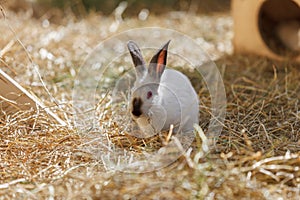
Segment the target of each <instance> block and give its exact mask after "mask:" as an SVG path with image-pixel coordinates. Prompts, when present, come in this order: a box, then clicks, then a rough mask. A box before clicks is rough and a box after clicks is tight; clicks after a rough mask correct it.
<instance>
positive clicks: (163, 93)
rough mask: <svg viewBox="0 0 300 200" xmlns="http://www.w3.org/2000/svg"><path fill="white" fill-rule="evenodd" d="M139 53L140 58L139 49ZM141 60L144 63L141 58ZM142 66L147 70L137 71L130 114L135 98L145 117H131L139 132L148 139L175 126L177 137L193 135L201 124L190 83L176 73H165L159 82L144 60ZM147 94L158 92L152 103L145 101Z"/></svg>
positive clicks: (142, 115) (173, 71)
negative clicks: (140, 101) (185, 134)
mask: <svg viewBox="0 0 300 200" xmlns="http://www.w3.org/2000/svg"><path fill="white" fill-rule="evenodd" d="M133 44H134V45H136V44H135V43H133ZM165 46H166V45H165ZM135 47H136V48H137V46H135ZM129 50H130V47H129ZM136 51H137V52H138V54H140V51H139V49H136ZM131 53H132V49H131ZM135 53H136V52H135ZM132 56H134V55H132ZM139 56H140V59H141V55H139ZM165 56H166V55H165ZM165 59H166V58H165ZM141 63H142V64H143V65H144V67H142V68H139V69H137V68H136V70H139V71H137V78H136V82H135V84H134V87H133V89H132V95H131V96H132V97H131V110H132V109H133V108H132V107H133V105H134V103H133V101H134V99H135V98H140V99H141V100H142V102H143V103H142V105H141V108H140V111H141V113H142V114H141V115H140V116H138V117H137V116H134V115H132V117H133V119H134V120H135V121H136V122H137V124H138V126H139V127H140V129H141V130H142V131H143V132H145V133H146V134H147V135H149V134H151V135H153V134H156V133H158V132H160V131H161V130H168V129H169V128H170V125H171V124H173V125H174V132H175V133H176V132H178V131H180V132H183V133H186V132H191V131H193V125H194V124H195V123H196V124H198V123H199V119H198V114H199V107H198V106H199V100H198V95H197V94H196V92H195V90H194V88H193V86H192V84H191V82H190V80H189V79H188V78H187V77H186V76H185V75H184V74H182V73H181V72H179V71H176V70H173V69H163V70H162V72H161V74H160V75H161V76H160V78H159V79H156V78H154V77H153V75H151V73H150V72H149V69H147V67H146V66H145V63H144V61H143V60H141ZM135 64H136V63H135ZM136 67H137V66H136ZM149 68H150V66H149ZM141 72H142V73H141ZM138 73H140V74H138ZM141 74H142V75H141ZM151 84H156V85H158V87H157V88H156V89H155V86H153V87H151ZM148 85H150V86H149V87H148ZM148 90H153V92H154V93H155V91H156V92H157V93H155V94H154V95H153V99H151V101H150V100H149V101H148V100H147V99H145V98H144V97H143V96H144V94H145V93H146V92H147V91H148Z"/></svg>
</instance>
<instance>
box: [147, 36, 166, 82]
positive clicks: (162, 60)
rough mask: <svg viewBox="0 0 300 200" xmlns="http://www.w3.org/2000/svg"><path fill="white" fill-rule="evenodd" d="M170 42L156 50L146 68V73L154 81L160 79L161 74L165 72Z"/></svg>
mask: <svg viewBox="0 0 300 200" xmlns="http://www.w3.org/2000/svg"><path fill="white" fill-rule="evenodd" d="M169 43H170V40H169V41H168V42H167V43H166V44H165V45H164V46H163V47H162V48H161V49H159V50H158V52H157V53H156V54H155V55H154V56H153V57H152V59H151V61H150V65H149V68H148V73H149V74H150V76H151V77H154V78H155V79H160V77H161V75H162V73H163V72H164V70H165V67H166V64H167V54H168V46H169Z"/></svg>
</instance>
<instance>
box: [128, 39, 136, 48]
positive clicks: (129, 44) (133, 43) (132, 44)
mask: <svg viewBox="0 0 300 200" xmlns="http://www.w3.org/2000/svg"><path fill="white" fill-rule="evenodd" d="M127 46H128V47H129V46H137V44H136V43H135V42H134V41H133V40H129V41H128V42H127Z"/></svg>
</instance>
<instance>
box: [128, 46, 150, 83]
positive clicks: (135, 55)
mask: <svg viewBox="0 0 300 200" xmlns="http://www.w3.org/2000/svg"><path fill="white" fill-rule="evenodd" d="M127 48H128V50H129V52H130V55H131V58H132V61H133V64H134V66H135V71H136V75H137V77H140V78H141V77H143V75H144V74H145V72H146V71H147V68H146V63H145V61H144V59H143V56H142V53H141V50H140V49H139V47H138V46H137V44H136V43H134V42H133V41H129V42H128V43H127Z"/></svg>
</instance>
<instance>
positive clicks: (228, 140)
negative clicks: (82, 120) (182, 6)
mask: <svg viewBox="0 0 300 200" xmlns="http://www.w3.org/2000/svg"><path fill="white" fill-rule="evenodd" d="M6 12H7V13H6V16H7V19H6V20H5V19H4V18H3V17H2V18H1V20H0V27H1V32H2V35H1V40H0V48H1V49H3V48H4V47H5V46H6V47H7V48H6V50H5V52H1V69H2V68H3V69H4V70H5V71H6V72H7V73H9V74H10V75H11V76H14V77H15V79H16V80H18V81H19V82H21V83H22V85H23V86H25V87H26V88H28V89H30V90H31V91H32V92H34V93H35V94H36V95H37V96H39V97H40V98H41V100H42V101H43V102H44V103H45V104H46V105H49V106H51V107H53V109H54V110H56V112H57V113H58V115H59V116H60V117H61V118H63V119H64V120H66V121H68V122H69V123H70V126H69V127H60V126H58V125H55V122H54V121H52V120H51V119H49V117H48V116H46V115H45V114H44V113H43V112H42V111H40V112H31V111H26V112H18V113H15V114H14V115H6V114H5V113H4V112H3V111H1V119H0V120H1V121H0V137H1V140H0V141H1V145H0V150H1V154H0V158H1V163H0V166H1V167H0V194H1V197H0V198H2V199H45V198H49V199H53V198H57V199H132V198H134V197H135V198H137V199H204V198H207V199H274V198H279V197H282V198H283V199H297V197H298V196H299V193H300V179H299V177H300V159H299V149H300V142H299V141H300V111H299V99H300V88H299V82H300V73H299V72H300V66H299V64H295V63H290V62H281V63H277V62H275V61H272V60H268V59H266V58H261V57H256V56H238V55H235V56H225V55H224V54H225V53H226V52H231V48H232V47H231V42H230V39H231V37H232V21H231V19H230V17H229V16H228V15H223V16H189V18H188V19H186V18H180V17H176V16H174V14H173V15H172V14H166V15H165V16H159V17H156V16H150V17H149V19H148V20H147V21H145V22H141V21H139V20H137V19H126V20H125V21H124V22H122V23H121V24H120V26H119V27H118V29H117V31H118V32H119V31H122V30H127V29H130V28H133V27H140V26H144V25H145V24H146V25H147V26H152V25H155V26H163V27H169V28H174V27H176V29H177V30H179V31H182V32H184V33H187V34H188V35H190V36H191V37H194V38H198V40H199V41H202V45H203V47H204V49H205V50H206V51H208V52H209V53H210V54H212V55H213V57H214V58H215V59H218V60H217V61H216V63H217V65H218V66H219V68H220V71H221V72H222V73H223V77H224V83H225V87H226V92H227V103H228V105H227V117H226V120H225V123H224V129H223V132H222V134H221V136H220V138H219V139H218V143H217V147H218V148H217V150H215V151H213V152H210V153H209V154H204V153H203V151H202V149H201V148H199V147H198V145H197V144H194V145H193V148H192V151H188V152H187V153H186V154H185V155H184V156H182V157H181V158H180V159H178V161H176V162H175V163H173V164H171V165H170V166H168V167H166V168H163V169H160V170H157V171H155V172H150V173H142V174H134V173H122V172H117V171H113V170H106V166H105V165H104V163H103V162H102V160H101V155H103V154H107V153H108V152H107V151H105V148H106V147H105V146H104V147H103V146H101V143H100V141H101V140H100V139H101V137H100V136H99V133H94V134H93V133H91V134H90V135H82V134H78V133H77V130H76V128H74V127H73V126H72V120H71V119H72V117H73V116H72V113H73V111H72V106H71V88H72V83H73V80H74V77H75V76H76V73H77V70H78V68H79V66H80V63H81V62H82V61H83V59H84V57H85V56H86V55H87V54H88V53H89V52H91V50H92V48H93V47H94V45H95V44H97V43H98V42H100V41H101V40H103V39H105V38H106V37H108V36H109V35H111V34H113V33H112V32H110V31H109V30H110V24H111V22H113V20H114V18H113V17H104V16H99V15H95V14H91V15H89V16H87V17H86V18H85V19H82V20H76V19H75V18H74V17H72V16H69V17H66V18H64V19H62V20H60V21H57V22H55V23H52V22H51V23H50V24H48V21H47V20H46V19H47V18H50V17H51V15H52V14H53V13H51V12H49V13H48V14H47V15H48V16H43V18H41V19H34V18H32V17H31V15H30V12H27V13H23V12H20V13H17V14H16V13H13V12H10V11H6ZM172 16H173V17H172ZM191 18H193V19H194V20H191ZM99 22H101V24H99ZM204 24H206V25H207V24H209V25H210V28H203V27H207V26H206V25H204ZM8 25H10V26H12V27H13V29H14V30H15V33H16V35H14V33H13V32H12V31H11V29H10V28H9V27H8ZM95 26H96V27H95ZM200 36H201V37H200ZM16 37H18V38H19V39H20V41H22V43H23V45H24V46H25V47H26V48H27V51H28V52H29V54H30V55H31V56H32V59H33V60H34V62H35V63H36V64H37V66H38V68H39V70H40V73H41V74H42V75H43V76H42V77H43V80H44V81H45V83H46V85H47V87H48V90H49V91H50V93H51V94H52V95H53V97H55V99H56V100H55V101H57V102H58V105H59V106H57V105H56V104H55V103H57V102H55V101H54V99H52V98H50V97H49V95H48V94H47V92H46V91H45V89H44V88H43V87H42V85H41V83H40V81H39V78H38V77H37V76H36V73H35V72H34V71H33V69H32V63H31V62H30V61H29V60H28V58H27V55H26V53H25V51H24V49H23V48H22V46H21V45H20V43H19V42H18V41H16ZM199 38H200V39H199ZM201 38H203V39H204V40H201ZM205 41H209V42H205ZM222 55H223V57H221V56H222ZM190 77H191V79H192V81H193V83H194V85H195V87H196V88H198V89H199V95H200V98H201V108H202V109H201V124H200V125H201V127H203V129H204V131H205V129H206V128H207V126H208V120H209V119H210V116H209V114H208V113H209V105H210V101H209V98H208V96H207V91H206V90H205V89H200V86H199V85H197V79H196V78H195V79H194V78H193V76H192V75H190ZM101 109H106V107H105V101H103V103H102V104H100V105H99V110H100V111H101ZM108 115H109V113H108ZM103 120H104V121H103V122H105V123H107V124H112V123H113V122H112V121H111V119H110V118H109V116H108V117H107V118H103ZM105 120H106V121H105ZM103 135H104V136H108V138H110V142H113V143H114V144H117V145H119V146H121V147H124V148H126V149H132V148H134V150H135V151H136V152H137V153H139V152H141V151H143V150H145V146H147V145H148V147H149V146H151V145H152V147H153V145H154V147H155V148H156V147H158V146H159V145H160V144H161V139H160V138H158V137H156V138H152V139H149V140H148V141H147V140H137V139H136V138H132V137H129V136H128V135H126V134H122V135H120V134H119V132H118V131H117V130H115V129H114V126H109V129H107V130H106V131H105V132H104V133H102V136H103ZM131 147H132V148H131Z"/></svg>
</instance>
